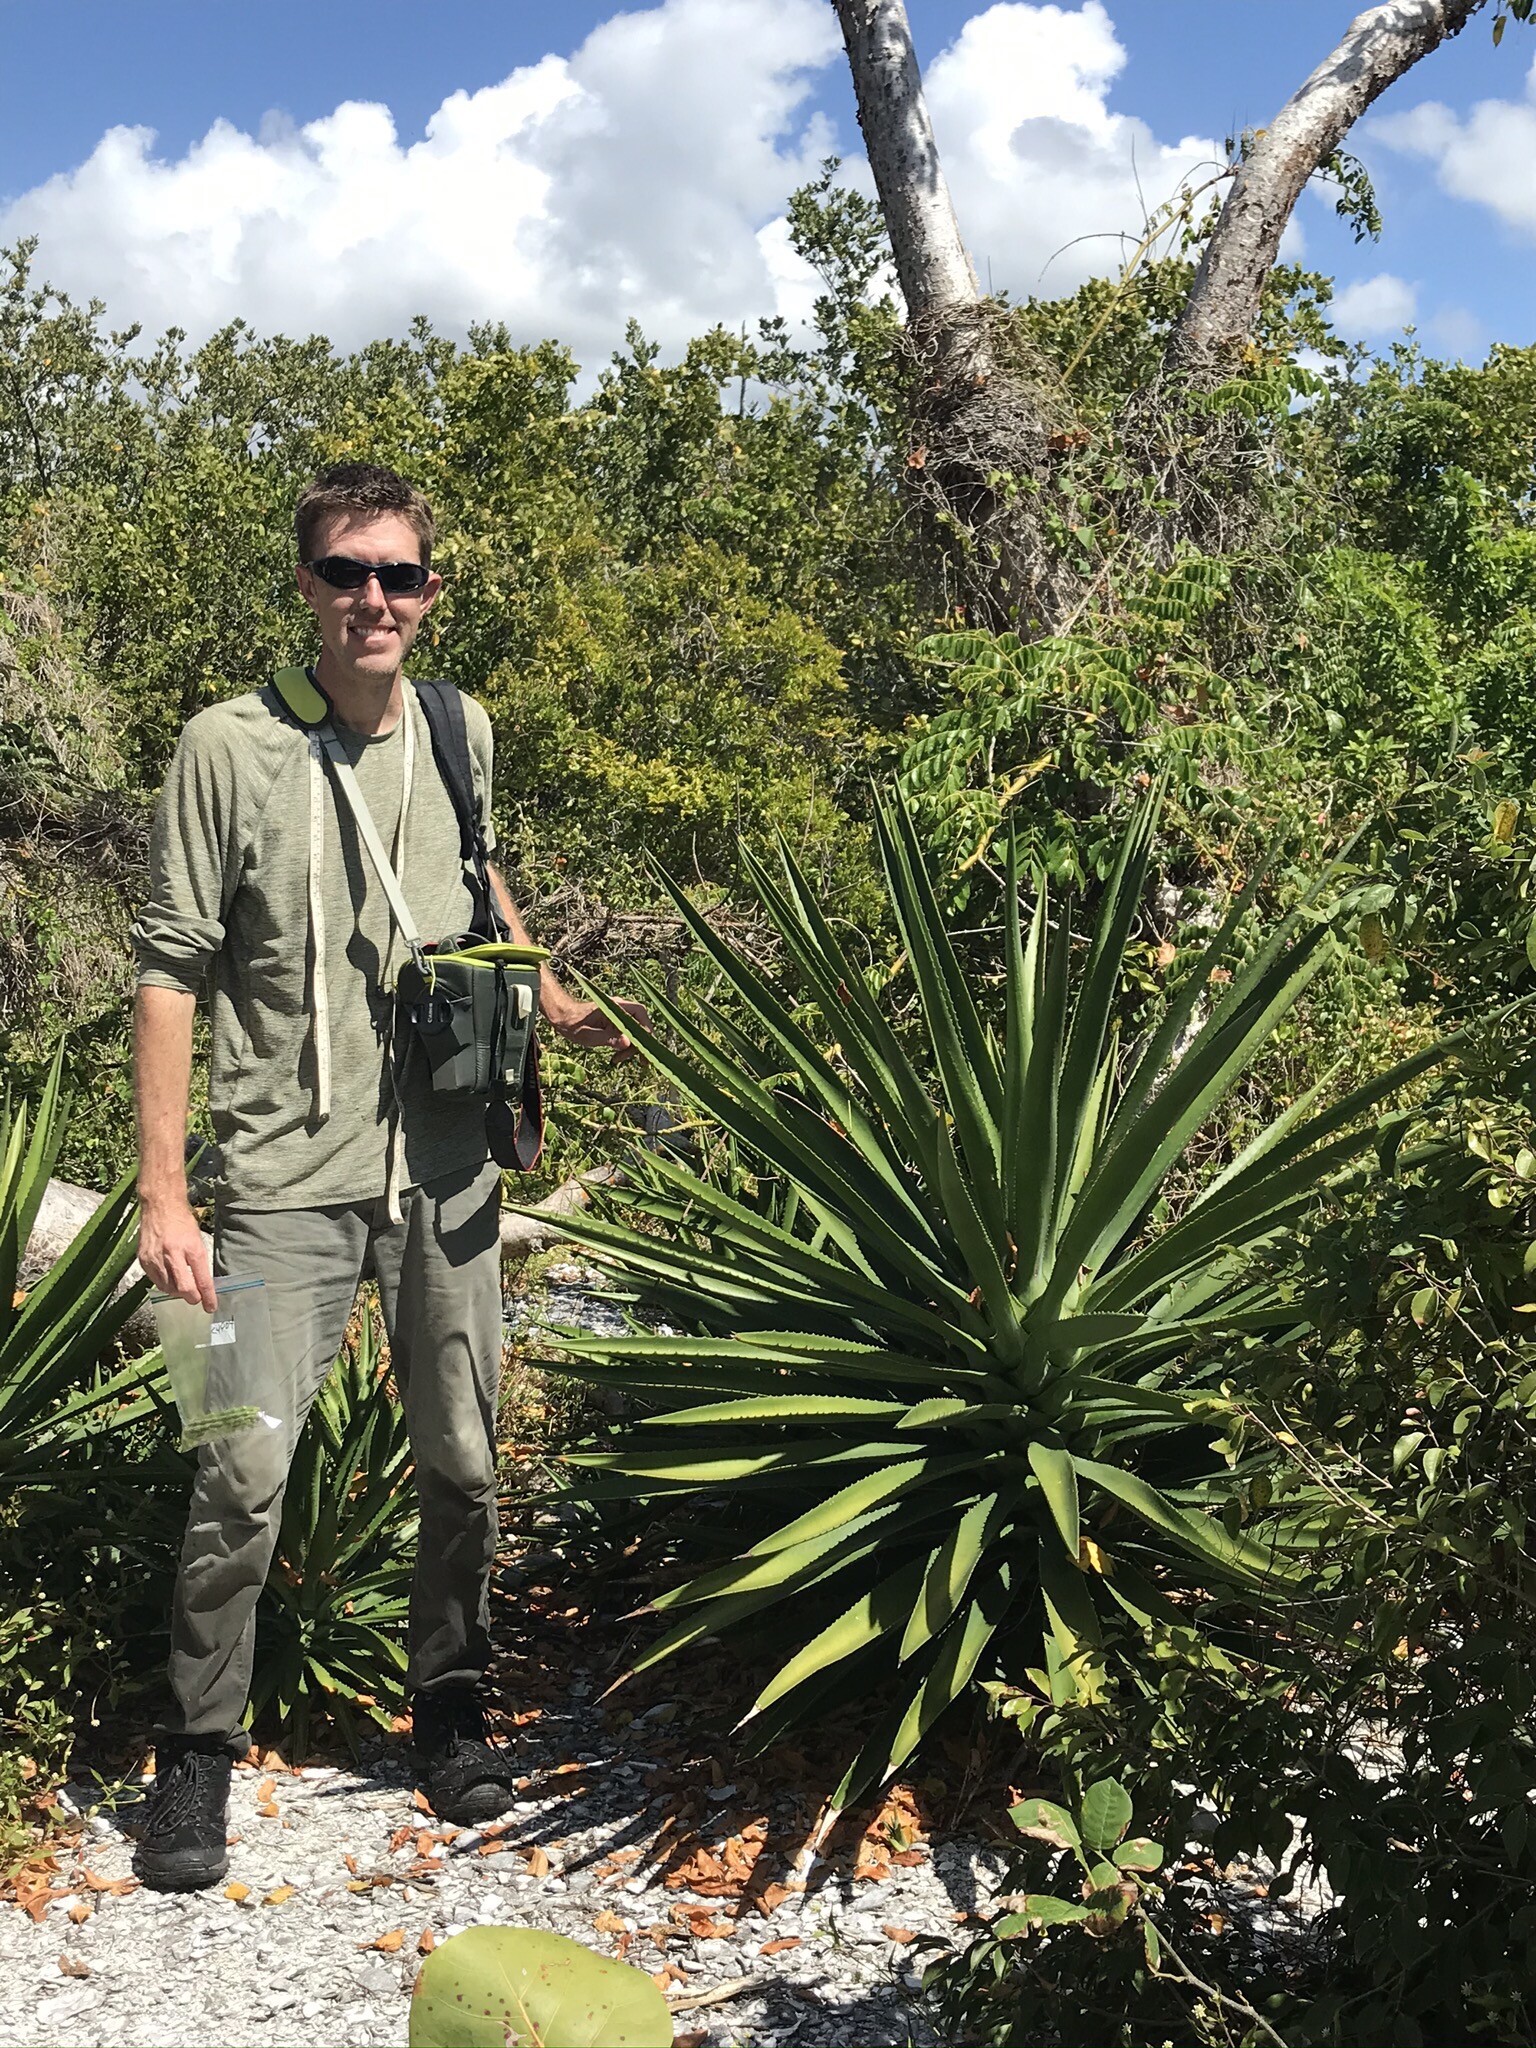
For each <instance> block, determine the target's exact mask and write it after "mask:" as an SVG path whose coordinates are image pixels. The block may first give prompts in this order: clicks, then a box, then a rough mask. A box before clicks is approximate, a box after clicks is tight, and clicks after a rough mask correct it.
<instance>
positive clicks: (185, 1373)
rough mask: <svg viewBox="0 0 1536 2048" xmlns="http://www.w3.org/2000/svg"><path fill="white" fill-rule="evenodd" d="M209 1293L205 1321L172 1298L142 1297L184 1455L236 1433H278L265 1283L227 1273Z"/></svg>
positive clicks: (200, 1310) (196, 1309) (190, 1305)
mask: <svg viewBox="0 0 1536 2048" xmlns="http://www.w3.org/2000/svg"><path fill="white" fill-rule="evenodd" d="M214 1291H215V1293H216V1294H217V1296H218V1304H217V1306H216V1307H215V1309H214V1311H213V1313H212V1314H211V1315H210V1314H209V1313H208V1311H207V1309H205V1308H204V1307H203V1306H202V1305H201V1303H199V1302H190V1301H182V1300H181V1299H180V1298H179V1297H178V1296H176V1295H166V1294H156V1295H152V1296H151V1297H150V1306H151V1308H152V1309H153V1310H154V1316H155V1327H156V1329H157V1330H158V1332H159V1335H160V1348H161V1350H162V1351H163V1352H164V1354H165V1369H166V1372H167V1374H168V1375H169V1377H170V1382H171V1392H172V1393H173V1394H174V1395H175V1397H176V1408H177V1412H178V1413H179V1415H180V1416H181V1448H182V1449H183V1450H184V1451H189V1450H192V1449H194V1448H195V1447H196V1446H197V1445H198V1444H206V1443H212V1442H214V1441H215V1440H216V1439H217V1438H219V1437H226V1436H237V1435H238V1434H239V1433H240V1432H241V1431H242V1430H247V1429H280V1428H281V1427H282V1421H281V1416H280V1409H281V1403H280V1402H279V1400H278V1399H277V1363H276V1360H275V1358H274V1356H273V1351H272V1315H271V1310H270V1309H269V1307H268V1304H267V1287H266V1282H265V1281H264V1280H263V1279H262V1277H261V1275H260V1274H259V1273H229V1274H226V1275H225V1276H223V1277H222V1278H219V1279H216V1280H215V1281H214Z"/></svg>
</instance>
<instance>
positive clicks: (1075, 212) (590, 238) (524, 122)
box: [0, 0, 1219, 367]
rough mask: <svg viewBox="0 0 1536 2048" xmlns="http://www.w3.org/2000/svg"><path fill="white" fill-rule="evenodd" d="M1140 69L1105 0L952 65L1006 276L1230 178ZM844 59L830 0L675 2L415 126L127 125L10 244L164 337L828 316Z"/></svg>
mask: <svg viewBox="0 0 1536 2048" xmlns="http://www.w3.org/2000/svg"><path fill="white" fill-rule="evenodd" d="M958 11H959V10H957V13H958ZM1124 63H1125V52H1124V50H1123V48H1122V47H1121V45H1120V43H1119V42H1118V40H1117V38H1116V35H1115V31H1114V26H1113V23H1112V21H1111V18H1110V15H1109V13H1108V12H1107V11H1106V9H1105V7H1104V5H1103V4H1102V0H1083V4H1081V5H1079V6H1076V7H1073V6H1057V5H1031V4H1024V0H999V4H996V5H992V6H988V7H985V8H982V9H980V10H978V11H977V12H976V13H974V14H972V15H971V16H970V18H969V19H965V20H962V21H961V22H960V24H959V26H958V29H957V32H956V33H955V35H954V37H953V39H952V41H951V42H950V43H949V45H948V47H947V48H945V49H944V50H943V51H941V53H940V54H939V55H938V57H937V58H936V59H935V60H934V62H933V64H932V65H931V67H930V70H929V75H928V80H927V86H928V97H929V103H930V107H931V110H932V115H933V120H934V126H935V129H936V131H937V134H938V139H939V145H940V150H941V153H942V155H943V158H944V162H945V166H946V169H947V172H948V175H949V179H950V183H951V186H952V189H953V193H954V198H955V203H956V207H957V210H958V212H959V216H960V222H961V227H962V230H963V231H964V233H965V236H966V239H967V242H968V243H969V246H970V247H971V249H972V251H973V253H974V254H975V257H976V261H977V267H978V270H979V272H980V275H981V279H982V283H983V285H986V284H987V283H988V281H989V280H990V282H991V284H992V285H993V286H994V287H995V288H998V289H1001V288H1003V287H1007V288H1008V289H1010V290H1011V291H1013V292H1014V293H1015V294H1017V295H1022V294H1026V293H1032V292H1037V291H1042V290H1043V291H1046V292H1065V291H1070V290H1072V289H1073V288H1074V287H1075V286H1076V285H1077V284H1079V283H1081V282H1082V280H1083V279H1084V278H1086V277H1088V276H1091V275H1094V274H1099V273H1105V272H1113V271H1115V270H1116V269H1117V268H1118V267H1119V264H1120V262H1121V260H1122V258H1123V255H1124V253H1125V247H1126V246H1127V244H1125V243H1123V242H1122V240H1121V239H1120V238H1121V237H1129V240H1130V242H1131V243H1134V241H1135V240H1136V239H1137V238H1138V237H1139V235H1140V233H1141V231H1142V227H1143V223H1144V220H1145V218H1146V215H1147V213H1148V211H1149V210H1150V209H1152V208H1155V207H1156V206H1157V205H1159V204H1160V203H1161V202H1163V201H1164V200H1166V199H1167V198H1169V197H1170V196H1171V195H1172V194H1173V193H1174V192H1175V191H1176V190H1177V189H1178V187H1179V186H1180V184H1181V183H1182V182H1183V181H1185V180H1186V179H1188V178H1190V177H1192V176H1195V177H1198V176H1203V175H1206V174H1208V173H1209V171H1210V169H1211V168H1213V165H1214V161H1215V159H1216V157H1217V156H1218V154H1219V152H1218V150H1217V147H1216V144H1215V143H1214V142H1213V141H1212V140H1211V139H1210V138H1209V137H1199V136H1196V137H1186V138H1184V139H1183V140H1181V141H1179V142H1176V143H1164V142H1161V141H1159V140H1158V138H1157V137H1156V136H1155V135H1154V133H1153V132H1152V130H1151V129H1150V128H1149V127H1148V125H1147V124H1146V123H1145V122H1144V121H1142V120H1140V119H1138V118H1136V117H1135V116H1133V115H1130V114H1125V113H1121V112H1117V111H1111V108H1110V105H1109V94H1110V90H1111V87H1112V85H1113V82H1114V80H1115V78H1116V77H1117V76H1118V74H1119V72H1120V70H1121V69H1122V67H1123V65H1124ZM843 66H844V58H843V52H842V45H841V39H840V37H839V35H838V33H837V27H836V19H835V16H834V14H833V10H832V8H831V7H830V6H828V5H827V4H826V0H661V4H659V5H652V6H650V7H647V8H645V9H643V10H641V11H636V12H632V13H615V14H614V15H613V16H612V17H611V18H610V19H609V20H607V21H605V22H603V23H602V24H600V25H599V26H598V27H597V28H596V29H595V30H593V32H592V33H591V34H590V35H589V36H588V38H587V39H586V41H585V42H584V43H583V44H582V45H581V47H580V48H579V49H578V50H577V51H576V52H575V54H574V55H573V56H571V57H569V58H566V57H559V56H553V55H551V56H547V57H545V58H543V59H542V60H541V61H539V62H538V63H536V64H531V65H525V66H523V67H520V68H519V69H518V70H516V71H514V72H513V73H512V74H511V75H510V77H508V78H506V79H504V80H502V81H501V82H500V83H499V84H494V85H489V86H485V87H483V88H481V89H479V90H475V91H468V90H466V91H461V92H456V93H454V94H452V95H451V96H450V97H449V98H448V99H446V100H445V101H444V102H443V104H442V105H441V106H440V107H439V108H438V109H437V111H436V113H435V114H434V115H433V116H432V117H431V119H430V120H429V121H428V123H427V125H426V128H425V131H424V132H423V133H422V134H421V135H420V136H419V137H417V138H415V139H412V138H409V137H402V136H401V134H400V133H399V132H398V130H397V127H396V124H395V121H394V119H393V117H392V115H391V113H390V111H389V109H388V108H386V107H383V106H378V105H372V104H364V103H359V102H347V103H345V104H343V105H341V106H339V107H337V108H336V109H335V111H334V112H332V113H331V114H328V115H327V116H326V117H325V118H324V119H321V120H317V121H312V122H310V123H308V124H306V125H305V126H303V127H299V126H296V125H295V124H294V123H292V122H291V121H289V120H286V119H285V118H284V117H283V116H281V115H280V114H274V115H272V116H269V117H268V119H267V120H266V121H265V122H264V123H263V124H262V126H261V129H260V131H259V132H258V133H256V134H248V133H245V132H243V131H242V130H240V129H238V128H236V127H235V126H233V125H232V124H231V123H229V122H227V121H222V120H221V121H216V122H215V123H214V124H213V126H212V127H210V129H209V130H208V132H207V134H206V135H204V136H203V137H202V138H201V140H200V141H198V142H197V143H195V144H194V145H193V146H192V147H191V148H190V149H188V150H187V151H186V153H185V154H184V155H182V156H180V157H176V158H174V159H168V158H166V157H164V156H162V155H160V154H157V152H156V146H155V137H154V135H153V134H152V133H151V132H150V131H149V130H147V129H143V128H114V129H111V130H110V131H109V132H108V133H107V134H106V135H104V136H103V138H102V140H101V141H100V143H99V144H98V145H97V147H96V148H95V150H94V151H93V152H92V154H91V155H90V157H89V158H87V160H86V161H85V162H84V163H82V164H81V165H79V166H78V167H77V168H76V169H74V170H73V171H70V172H67V173H65V174H62V175H60V176H57V177H54V178H51V179H49V180H48V181H47V182H46V183H45V184H42V185H39V186H37V187H35V188H34V189H33V190H32V191H29V192H26V193H24V194H22V195H21V196H20V197H19V198H18V199H16V200H15V201H13V202H12V203H11V204H10V206H9V207H8V208H7V209H6V210H5V211H4V213H3V214H0V243H8V242H12V241H14V240H16V239H17V238H18V237H20V236H23V235H29V234H35V235H36V236H37V237H38V238H39V241H40V245H41V246H40V250H39V255H38V271H39V274H40V275H42V276H45V277H47V278H49V279H51V280H52V281H53V282H54V283H56V284H58V285H60V286H61V287H63V288H64V289H66V290H68V291H70V292H72V293H74V294H75V295H76V296H78V297H98V298H101V299H104V300H105V301H106V303H107V306H108V309H109V312H110V315H111V317H112V318H113V320H114V321H116V322H124V321H127V320H129V319H136V320H139V321H141V322H142V323H143V324H144V326H145V327H146V328H147V329H148V330H150V331H151V332H158V331H160V330H161V329H163V328H165V327H166V326H170V325H176V326H180V327H183V328H185V329H186V330H187V331H188V332H189V333H190V334H191V335H193V336H194V337H195V338H200V337H202V336H204V335H206V334H208V333H210V332H211V331H212V330H213V329H215V328H217V327H219V326H221V325H222V324H224V323H225V322H226V321H229V320H232V319H235V318H237V317H240V318H244V319H246V320H248V321H250V322H251V324H252V325H253V326H255V327H256V328H257V329H258V330H261V331H267V332H270V331H275V330H281V331H284V332H287V333H309V332H314V331H318V332H322V333H326V334H329V335H330V336H331V337H332V338H333V339H334V340H336V341H337V342H339V343H341V344H343V345H355V344H357V343H359V342H361V341H364V340H366V339H368V338H370V337H372V336H374V335H378V334H389V333H394V334H399V333H402V332H403V331H404V330H405V328H406V326H407V324H408V323H409V321H410V320H411V318H412V317H413V316H414V315H415V314H417V313H425V314H426V315H427V316H428V317H429V318H430V319H432V320H433V321H434V323H436V324H437V325H438V326H440V327H442V328H444V329H446V330H448V331H449V332H456V333H462V332H463V330H464V329H465V328H466V327H468V326H469V325H470V324H471V323H472V322H474V321H482V320H504V321H506V322H507V324H508V326H509V327H510V328H511V330H512V332H513V334H514V335H515V336H516V338H517V339H518V340H520V341H532V340H536V339H539V338H540V337H543V336H554V337H556V338H558V339H560V340H562V341H565V342H566V343H568V344H569V345H570V346H571V347H572V348H573V349H574V350H575V352H576V354H577V356H578V358H579V359H580V360H582V361H583V362H585V363H586V364H587V365H588V366H589V367H590V366H595V365H596V364H597V363H599V362H601V361H602V359H603V358H604V357H605V356H606V354H607V353H608V351H609V350H610V349H611V348H613V347H614V346H616V345H617V344H618V343H619V341H620V340H621V338H622V335H623V329H624V323H625V321H626V320H627V319H629V318H632V317H633V318H637V319H638V320H640V322H641V323H642V325H643V326H644V327H645V329H646V330H647V332H648V333H649V334H651V335H652V336H653V337H654V338H655V339H657V340H658V341H660V342H661V343H662V345H663V346H664V347H665V348H667V349H669V350H670V349H675V348H677V347H679V346H680V345H681V344H682V342H684V341H685V340H686V339H687V338H688V337H689V336H690V335H693V334H697V333H699V332H701V331H703V330H704V329H705V328H706V327H708V326H710V325H712V324H714V323H715V322H717V321H723V322H727V323H729V324H732V325H735V324H737V323H739V322H742V321H748V322H751V321H754V320H755V319H756V318H757V317H758V316H759V315H760V314H766V313H775V312H780V313H783V314H784V315H786V317H788V318H790V319H792V320H797V321H798V320H800V319H803V318H804V317H805V316H806V315H807V313H808V311H809V306H810V302H811V299H812V297H813V296H814V289H815V281H814V280H813V279H812V278H811V275H810V273H809V272H808V271H807V269H806V267H805V266H804V265H803V264H802V263H801V262H800V261H799V259H798V258H797V257H796V256H795V255H794V252H793V251H792V249H791V248H790V247H789V242H788V236H787V232H786V225H785V221H784V218H783V209H784V203H785V200H786V199H787V197H788V195H789V193H790V192H791V191H792V190H793V189H794V187H795V186H796V185H797V184H800V183H802V182H804V180H805V179H806V178H807V177H809V176H810V175H812V174H813V173H814V170H815V168H816V166H817V164H818V163H819V161H820V159H821V158H822V157H823V156H824V155H827V154H829V153H831V152H833V151H835V150H837V149H838V148H841V149H842V151H843V152H844V154H845V155H846V157H847V158H848V169H847V172H846V175H847V176H848V177H849V178H851V179H853V180H854V181H856V182H857V183H858V184H859V185H860V186H861V187H863V189H865V190H869V189H870V185H869V175H868V168H867V165H866V164H865V163H864V160H863V153H862V149H861V147H860V143H859V138H858V132H857V129H856V128H855V127H854V126H853V123H852V119H851V113H850V115H849V117H848V118H847V120H846V122H845V132H843V133H842V134H840V135H839V134H836V133H834V131H833V128H832V125H831V124H830V122H829V121H828V120H827V118H826V117H825V116H824V115H823V114H821V113H819V112H818V111H817V110H816V108H815V106H814V105H813V104H812V98H813V94H815V93H816V92H817V91H818V90H820V89H824V88H826V87H828V86H830V87H832V88H833V89H834V90H835V91H836V92H837V93H838V94H839V95H842V94H844V93H845V92H846V87H845V83H844V78H843ZM829 67H831V69H830V70H829ZM1083 237H1089V238H1091V239H1086V240H1084V239H1080V238H1083ZM1069 244H1070V245H1072V246H1065V245H1069ZM1053 259H1054V260H1053ZM1042 274H1043V275H1042Z"/></svg>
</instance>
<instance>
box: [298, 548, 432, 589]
mask: <svg viewBox="0 0 1536 2048" xmlns="http://www.w3.org/2000/svg"><path fill="white" fill-rule="evenodd" d="M304 566H305V568H306V569H309V570H311V571H312V572H313V573H314V574H315V575H316V576H318V577H319V578H320V581H321V582H322V583H329V584H330V586H331V588H332V590H361V589H362V588H363V586H364V584H365V583H366V582H367V581H368V579H369V577H370V576H377V577H378V579H379V588H380V590H382V591H383V592H384V594H385V596H386V597H405V596H407V595H408V594H409V593H410V592H412V591H416V590H420V589H422V588H423V587H424V586H425V584H426V581H427V578H428V577H429V576H430V575H431V573H432V572H431V570H430V569H423V567H422V566H421V564H420V562H354V561H353V559H352V557H351V556H350V555H323V556H322V557H321V559H320V560H319V561H318V562H306V563H305V564H304Z"/></svg>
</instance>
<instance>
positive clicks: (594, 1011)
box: [544, 983, 651, 1060]
mask: <svg viewBox="0 0 1536 2048" xmlns="http://www.w3.org/2000/svg"><path fill="white" fill-rule="evenodd" d="M555 988H556V989H558V992H559V993H558V1000H556V1001H553V1002H551V1001H550V1000H549V997H548V996H546V997H545V1000H544V1018H545V1021H546V1023H547V1024H548V1025H549V1028H550V1030H551V1031H558V1032H559V1034H560V1036H561V1037H562V1038H564V1039H568V1040H569V1041H570V1043H571V1044H572V1045H593V1046H599V1047H606V1048H607V1049H608V1050H609V1051H611V1052H612V1054H613V1056H614V1058H615V1059H616V1060H627V1059H633V1057H634V1052H635V1048H634V1046H633V1044H632V1043H631V1042H630V1040H629V1039H628V1038H626V1037H625V1035H624V1032H623V1031H622V1030H621V1029H620V1027H619V1026H618V1025H617V1024H615V1023H614V1022H613V1020H612V1019H611V1018H610V1017H607V1016H605V1015H604V1013H603V1012H602V1011H601V1010H600V1009H599V1008H598V1006H597V1004H596V1003H584V1002H582V1001H580V1000H579V998H577V997H575V996H570V995H567V994H566V992H565V990H564V989H562V988H559V984H558V983H556V984H555ZM614 1008H615V1009H616V1010H622V1011H623V1012H624V1014H625V1015H626V1016H627V1017H633V1018H634V1020H635V1022H636V1023H637V1024H638V1025H640V1026H641V1027H642V1029H644V1030H646V1031H649V1030H650V1028H651V1016H650V1012H649V1011H648V1010H647V1009H646V1007H645V1005H644V1003H635V1002H629V1001H627V1000H624V1001H619V1002H616V1003H615V1004H614Z"/></svg>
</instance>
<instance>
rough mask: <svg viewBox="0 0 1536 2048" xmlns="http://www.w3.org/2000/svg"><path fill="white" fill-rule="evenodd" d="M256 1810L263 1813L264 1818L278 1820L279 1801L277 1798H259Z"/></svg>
mask: <svg viewBox="0 0 1536 2048" xmlns="http://www.w3.org/2000/svg"><path fill="white" fill-rule="evenodd" d="M256 1811H257V1812H258V1813H259V1814H260V1815H261V1817H262V1819H263V1820H276V1819H277V1801H276V1800H275V1799H258V1800H257V1802H256Z"/></svg>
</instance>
